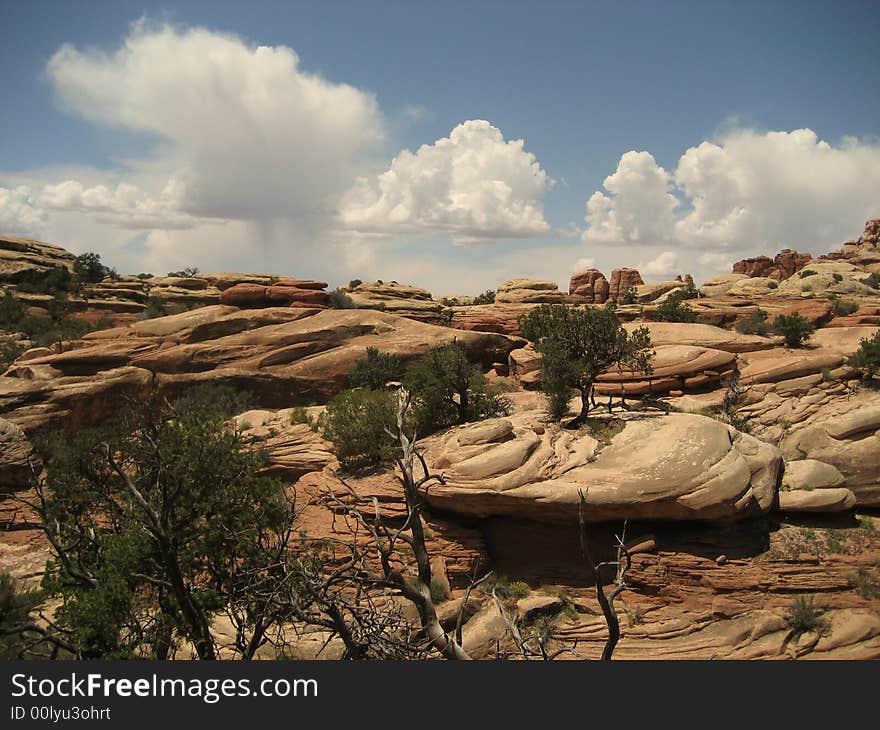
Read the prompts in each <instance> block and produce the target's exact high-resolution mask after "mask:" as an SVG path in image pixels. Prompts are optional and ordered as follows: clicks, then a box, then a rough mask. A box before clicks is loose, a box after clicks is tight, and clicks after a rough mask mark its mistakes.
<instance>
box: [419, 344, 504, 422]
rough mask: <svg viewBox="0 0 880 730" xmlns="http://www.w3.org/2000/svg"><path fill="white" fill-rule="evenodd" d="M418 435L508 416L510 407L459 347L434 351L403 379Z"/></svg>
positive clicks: (447, 347)
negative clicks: (508, 407)
mask: <svg viewBox="0 0 880 730" xmlns="http://www.w3.org/2000/svg"><path fill="white" fill-rule="evenodd" d="M403 380H404V383H405V385H406V388H407V389H408V390H409V391H410V392H411V393H412V394H413V403H414V409H413V414H414V418H415V422H416V428H417V430H418V433H419V435H421V436H424V435H427V434H429V433H433V432H434V431H437V430H438V429H441V428H446V427H447V426H452V425H455V424H461V423H466V422H467V421H477V420H480V419H483V418H493V417H495V416H501V415H505V414H506V413H507V405H506V402H505V401H504V399H503V398H502V397H501V395H500V394H499V393H497V392H495V390H494V389H492V388H490V387H489V386H488V384H487V381H486V376H485V375H483V373H482V372H480V369H479V368H478V367H477V366H476V365H475V364H473V363H472V362H470V361H469V360H468V359H467V354H466V353H465V351H464V350H463V349H462V348H461V346H459V345H458V344H452V345H446V346H445V347H440V348H437V349H435V350H432V351H431V352H429V353H428V355H427V357H425V358H424V359H423V360H421V361H420V362H418V363H416V364H415V365H413V367H412V368H410V370H409V371H408V372H407V373H406V375H405V376H404V379H403Z"/></svg>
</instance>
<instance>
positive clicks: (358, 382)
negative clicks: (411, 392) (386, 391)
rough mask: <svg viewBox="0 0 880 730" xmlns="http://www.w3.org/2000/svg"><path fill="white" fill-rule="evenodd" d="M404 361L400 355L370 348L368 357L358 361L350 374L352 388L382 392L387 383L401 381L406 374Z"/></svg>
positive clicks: (349, 382)
mask: <svg viewBox="0 0 880 730" xmlns="http://www.w3.org/2000/svg"><path fill="white" fill-rule="evenodd" d="M404 369H405V368H404V363H403V359H402V358H400V357H399V356H398V355H393V354H391V353H388V352H380V351H379V350H378V349H377V348H375V347H368V348H367V354H366V357H364V358H363V359H362V360H358V361H357V362H356V363H355V365H354V368H352V371H351V372H350V373H349V374H348V385H349V387H351V388H367V389H369V390H382V389H383V388H384V387H385V384H386V383H390V382H396V381H399V380H400V379H401V378H402V377H403V373H404Z"/></svg>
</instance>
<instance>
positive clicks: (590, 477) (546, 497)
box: [425, 411, 782, 523]
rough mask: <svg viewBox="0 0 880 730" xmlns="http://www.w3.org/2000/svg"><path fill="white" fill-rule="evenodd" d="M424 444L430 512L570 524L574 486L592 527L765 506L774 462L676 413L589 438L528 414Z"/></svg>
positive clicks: (713, 424)
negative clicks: (439, 476)
mask: <svg viewBox="0 0 880 730" xmlns="http://www.w3.org/2000/svg"><path fill="white" fill-rule="evenodd" d="M600 438H601V439H602V441H600ZM604 441H608V443H607V444H606V443H604ZM426 446H427V449H426V458H427V460H428V463H429V465H430V466H431V467H432V468H433V469H436V470H438V471H443V472H444V474H445V477H446V484H445V485H439V486H438V487H436V488H435V487H432V488H431V489H430V490H429V491H428V493H427V494H426V495H425V496H426V499H427V500H428V502H429V504H431V505H432V506H434V507H436V508H438V509H443V510H448V511H452V512H455V513H457V514H464V515H476V516H480V517H488V516H502V515H503V516H506V517H518V518H525V519H530V520H537V521H545V522H546V521H550V522H569V523H571V522H572V521H576V520H577V514H578V505H579V503H580V497H579V490H581V491H584V492H585V493H586V499H587V504H588V509H587V519H588V520H590V521H593V522H601V521H604V520H622V519H634V520H717V519H741V518H743V517H746V516H755V515H758V514H762V513H764V512H767V511H768V510H769V509H770V508H771V507H772V505H773V501H774V497H775V492H776V480H777V476H778V474H779V471H780V468H781V464H782V459H781V456H780V454H779V451H778V450H777V449H775V448H774V447H772V446H769V445H767V444H764V443H762V442H760V441H759V440H758V439H755V438H753V437H751V436H748V435H746V434H742V433H740V432H738V431H736V430H735V429H733V428H731V427H729V426H726V425H724V424H722V423H720V422H718V421H716V420H714V419H711V418H706V417H704V416H696V415H690V414H682V413H673V414H667V415H656V416H646V415H644V414H640V415H638V416H636V415H634V414H627V415H625V416H624V417H622V419H621V420H620V421H618V422H609V423H608V424H607V426H606V429H605V431H604V432H602V431H600V432H598V433H596V434H595V435H592V434H591V433H589V432H587V431H581V432H571V431H566V430H565V429H560V428H559V427H558V426H556V425H552V424H548V423H546V418H545V416H544V415H543V413H542V412H540V411H538V412H535V411H531V412H525V413H519V414H516V415H514V416H510V417H508V418H499V419H494V420H491V421H486V422H483V423H479V424H475V425H468V426H462V427H459V428H456V429H452V430H450V431H448V432H446V433H444V434H442V435H440V436H439V437H437V438H434V439H428V440H427V442H426Z"/></svg>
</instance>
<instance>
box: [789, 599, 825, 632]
mask: <svg viewBox="0 0 880 730" xmlns="http://www.w3.org/2000/svg"><path fill="white" fill-rule="evenodd" d="M785 620H786V623H787V624H788V625H789V627H791V628H792V629H793V630H794V631H796V632H797V633H803V632H806V631H818V630H819V629H821V627H822V609H820V608H819V607H818V606H817V605H816V603H815V601H814V600H813V597H812V596H796V597H795V598H794V599H793V600H792V602H791V603H790V604H789V606H788V611H787V612H786V614H785Z"/></svg>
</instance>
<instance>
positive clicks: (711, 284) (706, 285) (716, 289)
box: [700, 274, 749, 297]
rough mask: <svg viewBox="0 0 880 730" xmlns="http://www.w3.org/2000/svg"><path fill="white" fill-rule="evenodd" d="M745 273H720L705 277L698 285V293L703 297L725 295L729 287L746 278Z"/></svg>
mask: <svg viewBox="0 0 880 730" xmlns="http://www.w3.org/2000/svg"><path fill="white" fill-rule="evenodd" d="M748 278H749V277H748V275H747V274H722V275H721V276H716V277H713V278H712V279H707V280H706V281H705V282H703V286H701V287H700V295H701V296H704V297H725V296H727V295H728V292H729V291H730V288H731V287H732V286H733V285H734V284H736V283H737V282H738V281H741V280H742V279H748Z"/></svg>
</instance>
